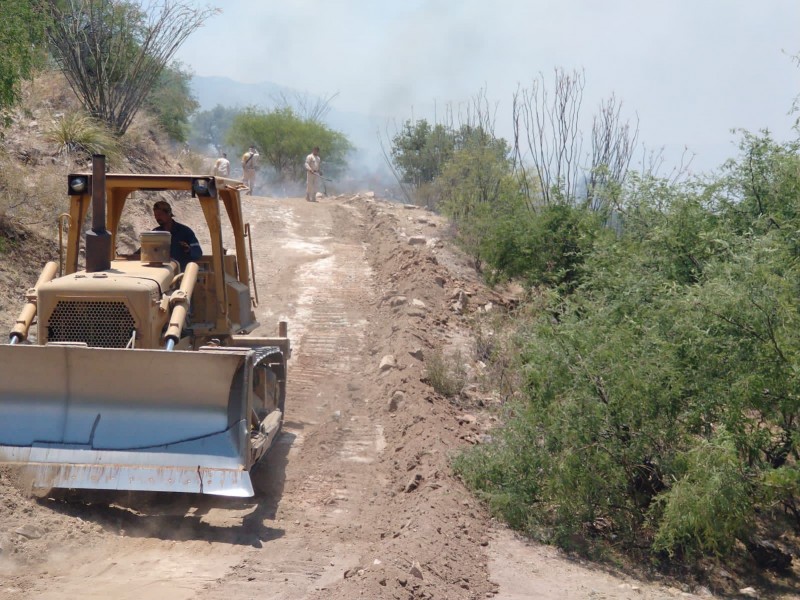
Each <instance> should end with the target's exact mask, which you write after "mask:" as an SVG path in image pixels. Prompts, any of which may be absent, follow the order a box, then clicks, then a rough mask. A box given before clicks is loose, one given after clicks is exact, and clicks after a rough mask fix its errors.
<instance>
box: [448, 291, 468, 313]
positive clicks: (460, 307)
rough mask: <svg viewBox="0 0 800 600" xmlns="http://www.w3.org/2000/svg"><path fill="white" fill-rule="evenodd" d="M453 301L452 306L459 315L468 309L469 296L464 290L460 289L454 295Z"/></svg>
mask: <svg viewBox="0 0 800 600" xmlns="http://www.w3.org/2000/svg"><path fill="white" fill-rule="evenodd" d="M452 300H453V303H452V304H451V305H450V308H451V309H452V311H453V312H455V313H458V314H459V315H460V314H462V313H463V312H464V311H465V310H466V309H467V304H468V303H469V297H468V296H467V293H466V292H465V291H464V290H458V291H456V293H455V294H453V296H452Z"/></svg>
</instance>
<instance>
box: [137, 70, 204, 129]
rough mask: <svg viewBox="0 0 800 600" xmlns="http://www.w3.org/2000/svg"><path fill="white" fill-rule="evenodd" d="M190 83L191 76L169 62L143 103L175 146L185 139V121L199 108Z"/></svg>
mask: <svg viewBox="0 0 800 600" xmlns="http://www.w3.org/2000/svg"><path fill="white" fill-rule="evenodd" d="M191 80H192V74H191V72H189V71H188V70H187V69H186V68H185V67H184V66H183V65H182V64H181V63H179V62H173V63H172V64H171V65H169V66H167V67H165V68H164V70H163V71H162V72H161V75H160V76H159V78H158V80H157V81H156V83H155V85H154V86H153V88H152V89H151V90H150V94H149V95H148V96H147V100H146V101H145V103H144V106H145V108H147V110H148V111H150V112H151V113H152V114H153V115H154V116H155V117H156V120H157V121H158V124H159V125H161V128H162V129H163V130H164V131H165V132H166V134H167V135H168V136H169V137H170V139H172V140H173V141H176V142H185V141H187V140H188V139H189V118H190V117H191V115H192V113H194V111H196V110H197V108H198V107H199V106H200V104H199V103H198V102H197V100H196V99H195V97H194V96H193V95H192V89H191V85H190V84H191Z"/></svg>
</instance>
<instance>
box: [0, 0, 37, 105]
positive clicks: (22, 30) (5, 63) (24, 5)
mask: <svg viewBox="0 0 800 600" xmlns="http://www.w3.org/2000/svg"><path fill="white" fill-rule="evenodd" d="M2 7H3V10H2V13H3V17H2V19H0V48H2V52H0V109H3V108H7V107H9V106H11V105H13V104H15V103H16V102H17V101H18V100H19V92H20V90H19V83H20V80H22V79H27V78H29V77H30V76H31V74H32V71H33V69H34V67H35V66H36V65H37V64H39V63H40V62H41V61H42V59H43V58H44V57H43V52H42V42H43V41H44V26H43V23H44V20H43V18H42V15H41V14H40V11H39V10H38V8H37V5H36V3H35V2H33V1H32V0H3V4H2Z"/></svg>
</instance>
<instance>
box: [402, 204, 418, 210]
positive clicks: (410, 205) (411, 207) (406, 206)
mask: <svg viewBox="0 0 800 600" xmlns="http://www.w3.org/2000/svg"><path fill="white" fill-rule="evenodd" d="M403 208H407V209H409V210H414V209H416V208H417V207H416V205H415V204H403Z"/></svg>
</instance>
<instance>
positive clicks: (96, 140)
mask: <svg viewBox="0 0 800 600" xmlns="http://www.w3.org/2000/svg"><path fill="white" fill-rule="evenodd" d="M44 136H45V139H46V140H48V141H49V142H52V143H54V144H55V145H56V150H57V152H58V153H59V154H60V155H77V156H84V157H86V158H87V159H88V157H89V156H91V155H92V154H105V156H106V158H107V160H108V162H109V164H110V165H111V167H112V168H113V167H114V166H117V165H119V164H120V163H121V162H122V152H121V148H120V144H119V141H118V140H117V138H116V137H114V135H113V134H112V133H111V132H110V131H109V130H108V128H107V127H106V126H104V125H103V124H102V123H99V122H97V121H95V120H94V119H92V118H91V117H89V116H88V115H86V114H85V113H82V112H71V113H67V114H65V115H63V116H62V117H60V118H58V119H56V120H55V121H54V122H53V124H52V125H51V126H50V127H47V128H46V129H45V131H44Z"/></svg>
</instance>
